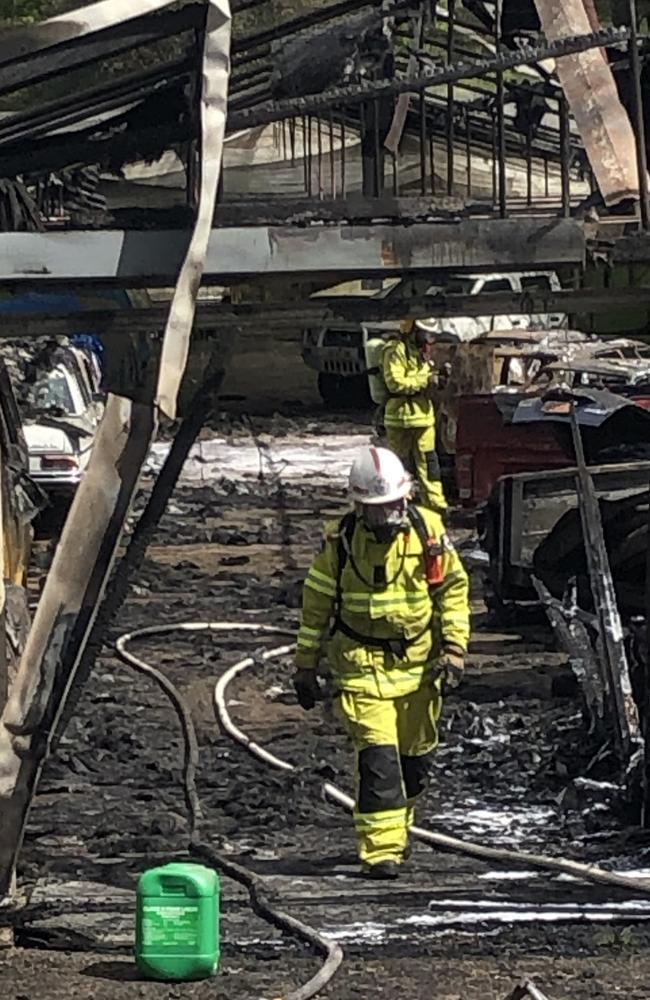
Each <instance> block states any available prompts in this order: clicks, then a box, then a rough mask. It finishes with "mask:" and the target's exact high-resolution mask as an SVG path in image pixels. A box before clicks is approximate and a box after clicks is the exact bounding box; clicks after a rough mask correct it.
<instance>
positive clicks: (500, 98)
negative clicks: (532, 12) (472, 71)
mask: <svg viewBox="0 0 650 1000" xmlns="http://www.w3.org/2000/svg"><path fill="white" fill-rule="evenodd" d="M502 9H503V3H502V0H495V3H494V47H495V51H496V55H497V58H498V57H499V56H500V55H501V13H502ZM496 88H497V161H498V184H499V215H500V217H501V218H502V219H505V217H506V212H507V205H506V198H507V191H506V137H505V118H504V111H503V106H504V99H505V92H504V87H503V73H502V71H501V70H497V74H496Z"/></svg>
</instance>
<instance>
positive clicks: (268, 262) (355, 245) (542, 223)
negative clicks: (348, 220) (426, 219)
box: [0, 219, 586, 287]
mask: <svg viewBox="0 0 650 1000" xmlns="http://www.w3.org/2000/svg"><path fill="white" fill-rule="evenodd" d="M186 250H187V233H184V232H182V231H178V230H167V231H160V232H143V231H134V230H130V231H126V230H116V231H96V232H65V233H46V234H35V233H5V234H3V235H1V236H0V281H1V282H6V283H15V282H24V281H27V282H31V283H32V284H33V283H34V281H35V279H38V280H39V282H40V281H42V282H43V283H44V284H54V283H55V282H57V281H58V282H62V283H66V282H67V283H71V282H74V283H75V284H83V283H84V282H108V283H113V284H115V283H117V284H122V285H124V286H126V287H129V286H135V285H145V286H146V285H150V286H154V285H163V286H166V285H168V284H170V283H173V280H175V276H176V275H177V274H178V270H179V268H180V265H181V263H182V261H183V258H184V254H185V252H186ZM585 253H586V249H585V237H584V233H583V229H582V226H581V225H580V223H578V222H576V221H574V220H572V219H552V220H548V219H518V220H511V219H494V220H487V219H479V220H463V221H462V222H458V223H450V224H446V223H443V224H436V223H416V224H414V225H410V226H387V225H374V226H314V227H312V228H305V227H297V226H285V227H273V226H258V227H250V228H236V227H232V228H223V229H213V230H212V232H211V234H210V240H209V244H208V250H207V255H206V260H205V269H204V281H205V282H210V281H212V282H213V283H214V282H222V283H228V282H230V281H232V280H233V279H235V278H243V277H249V276H257V277H259V278H263V277H265V276H268V277H272V276H274V275H280V274H287V275H290V274H304V275H314V274H317V275H329V274H332V275H335V276H336V275H339V274H343V275H346V274H348V275H349V274H354V275H357V276H359V277H362V276H364V275H382V274H383V275H392V274H402V273H413V272H418V271H422V272H428V271H432V270H433V271H458V270H459V269H469V270H476V269H487V270H518V271H519V270H526V269H539V268H552V267H556V266H558V265H561V264H575V265H582V264H584V261H585Z"/></svg>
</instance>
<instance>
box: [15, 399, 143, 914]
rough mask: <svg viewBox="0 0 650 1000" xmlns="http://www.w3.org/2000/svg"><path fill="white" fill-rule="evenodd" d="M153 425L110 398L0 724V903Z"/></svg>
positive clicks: (131, 406) (135, 407) (135, 408)
mask: <svg viewBox="0 0 650 1000" xmlns="http://www.w3.org/2000/svg"><path fill="white" fill-rule="evenodd" d="M155 429H156V420H155V418H154V412H153V409H152V407H151V406H150V405H145V404H142V403H131V402H130V401H128V400H124V399H120V397H118V396H109V399H108V402H107V404H106V411H105V414H104V417H103V419H102V423H101V426H100V428H99V432H98V434H97V439H96V442H95V446H94V448H93V453H92V455H91V458H90V462H89V465H88V468H87V470H86V473H85V475H84V477H83V480H82V482H81V484H80V486H79V489H78V491H77V493H76V496H75V498H74V500H73V503H72V508H71V510H70V514H69V516H68V518H67V520H66V523H65V526H64V528H63V533H62V535H61V538H60V540H59V544H58V546H57V549H56V552H55V554H54V559H53V561H52V566H51V569H50V571H49V574H48V579H47V583H46V586H45V589H44V591H43V596H42V598H41V600H40V602H39V605H38V608H37V610H36V614H35V617H34V622H33V625H32V628H31V630H30V633H29V636H28V639H27V644H26V647H25V651H24V653H23V656H22V659H21V664H20V667H19V671H18V674H17V676H16V679H15V680H14V683H13V685H12V689H11V692H10V695H9V699H8V701H7V704H6V706H5V709H4V712H3V714H2V717H1V720H0V763H1V765H2V767H1V768H0V897H2V896H3V895H4V894H5V893H7V891H8V890H9V886H10V882H11V876H12V872H13V870H14V865H15V861H16V858H17V855H18V851H19V850H20V846H21V844H22V837H23V831H24V826H25V822H26V819H27V815H28V812H29V806H30V803H31V800H32V797H33V793H34V788H35V785H36V783H37V781H38V778H39V775H40V772H41V768H42V766H43V763H44V761H45V759H46V757H47V754H48V750H49V744H50V741H51V739H52V735H53V733H54V731H55V729H56V726H57V723H58V719H59V715H60V712H61V710H62V708H63V706H64V704H65V701H66V697H67V694H68V691H69V689H70V685H71V684H72V682H73V680H74V677H75V674H76V670H77V667H78V662H79V654H80V651H81V650H82V649H83V647H84V645H85V642H86V639H87V636H88V634H89V631H90V629H91V627H92V624H93V621H94V620H95V616H96V614H97V606H98V602H99V600H100V598H101V595H102V593H103V590H104V587H105V585H106V580H107V576H108V573H109V571H110V569H111V567H112V565H113V562H114V560H115V555H116V552H117V547H118V544H119V541H120V538H121V534H122V528H123V525H124V521H125V519H126V516H127V514H128V510H129V507H130V504H131V500H132V497H133V494H134V491H135V488H136V486H137V482H138V479H139V476H140V470H141V468H142V466H143V464H144V461H145V459H146V457H147V454H148V451H149V447H150V444H151V441H152V440H153V437H154V433H155Z"/></svg>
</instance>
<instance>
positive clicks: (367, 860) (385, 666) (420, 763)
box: [294, 447, 469, 878]
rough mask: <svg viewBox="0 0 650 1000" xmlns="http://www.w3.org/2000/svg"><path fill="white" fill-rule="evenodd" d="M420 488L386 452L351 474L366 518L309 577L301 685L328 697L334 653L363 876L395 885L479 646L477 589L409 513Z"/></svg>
mask: <svg viewBox="0 0 650 1000" xmlns="http://www.w3.org/2000/svg"><path fill="white" fill-rule="evenodd" d="M411 486H412V483H411V479H410V477H409V476H408V474H407V472H406V471H405V469H404V467H403V465H402V463H401V461H400V460H399V459H398V458H397V456H396V455H394V454H393V452H391V451H388V450H387V449H385V448H375V447H368V448H364V449H363V450H362V452H360V454H359V456H358V458H357V459H356V460H355V462H354V464H353V466H352V470H351V472H350V495H351V499H352V500H353V501H354V510H353V511H351V512H350V513H349V514H346V515H345V517H344V518H343V519H342V520H341V521H340V522H337V523H334V524H332V525H330V526H329V527H328V529H327V532H326V537H325V543H324V545H323V548H322V551H321V552H320V554H319V555H318V556H317V557H316V558H315V560H314V562H313V563H312V566H311V568H310V570H309V572H308V574H307V578H306V580H305V586H304V591H303V605H302V616H301V622H300V629H299V632H298V644H297V653H296V666H297V671H296V674H295V677H294V686H295V689H296V693H297V696H298V701H299V703H300V704H301V705H302V707H303V708H306V709H309V708H313V706H314V704H315V702H316V700H317V699H318V697H319V690H320V689H319V683H318V678H317V673H316V668H317V665H318V659H319V654H320V651H321V648H322V646H323V644H325V643H327V655H328V659H329V664H330V668H331V672H332V678H333V683H334V688H335V691H336V709H337V712H338V714H339V716H340V717H341V719H342V721H343V724H344V726H345V728H346V730H347V732H348V734H349V735H350V737H351V739H352V743H353V745H354V748H355V751H356V761H357V793H356V809H355V813H354V824H355V829H356V834H357V842H358V852H359V857H360V860H361V862H362V870H363V871H364V873H365V874H367V875H368V876H370V877H373V878H395V877H397V875H398V874H399V867H398V866H399V865H400V864H401V862H402V861H403V860H404V852H405V850H406V849H407V841H408V830H409V827H410V826H411V825H412V822H413V807H414V804H415V800H416V799H417V797H418V796H419V795H420V794H421V792H422V791H423V790H424V787H425V779H426V773H427V756H428V755H429V754H430V753H431V751H432V750H433V749H434V748H435V746H436V744H437V741H438V736H437V721H438V718H439V716H440V709H441V683H442V681H443V680H446V681H447V682H449V683H451V684H453V683H457V682H458V679H459V678H460V675H461V674H462V669H463V657H464V652H465V650H466V648H467V642H468V637H469V607H468V582H467V575H466V573H465V570H464V569H463V566H462V563H461V561H460V559H459V557H458V555H457V553H456V551H455V550H454V548H453V546H452V545H451V543H450V542H449V540H448V538H447V536H446V535H445V534H444V528H443V525H442V521H441V519H440V517H439V516H438V515H437V514H435V513H434V512H432V511H430V510H428V509H425V508H422V507H415V506H412V505H409V503H408V496H409V494H410V492H411Z"/></svg>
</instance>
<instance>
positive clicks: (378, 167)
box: [372, 98, 384, 198]
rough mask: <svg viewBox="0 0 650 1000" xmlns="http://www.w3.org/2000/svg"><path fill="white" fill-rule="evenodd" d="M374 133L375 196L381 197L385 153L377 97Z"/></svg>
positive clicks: (374, 111) (375, 101) (374, 105)
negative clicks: (382, 146)
mask: <svg viewBox="0 0 650 1000" xmlns="http://www.w3.org/2000/svg"><path fill="white" fill-rule="evenodd" d="M372 130H373V131H372V134H373V143H374V147H373V162H374V173H375V197H377V198H381V196H382V194H383V189H384V170H383V164H384V154H383V152H382V149H381V142H380V140H379V100H378V98H375V99H374V101H373V102H372Z"/></svg>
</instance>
